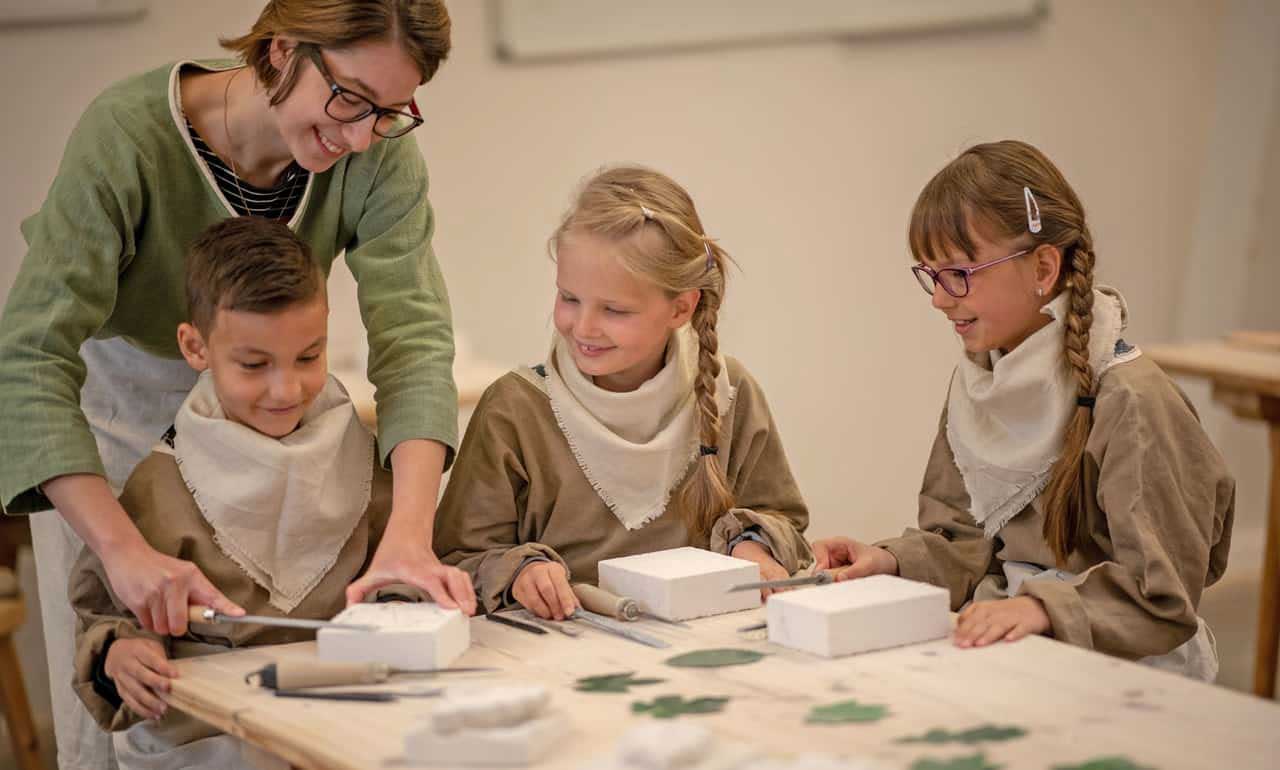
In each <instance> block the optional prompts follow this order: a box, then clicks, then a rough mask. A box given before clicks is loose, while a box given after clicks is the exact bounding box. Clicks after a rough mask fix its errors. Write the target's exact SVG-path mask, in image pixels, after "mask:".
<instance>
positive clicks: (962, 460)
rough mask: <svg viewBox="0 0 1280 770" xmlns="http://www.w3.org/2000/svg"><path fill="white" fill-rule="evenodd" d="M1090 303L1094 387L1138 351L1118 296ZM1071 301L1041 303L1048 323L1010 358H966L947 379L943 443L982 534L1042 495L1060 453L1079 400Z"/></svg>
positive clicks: (1101, 295) (1107, 290)
mask: <svg viewBox="0 0 1280 770" xmlns="http://www.w3.org/2000/svg"><path fill="white" fill-rule="evenodd" d="M1093 298H1094V301H1093V325H1092V326H1091V327H1090V330H1089V362H1090V363H1091V364H1092V365H1093V373H1094V381H1095V382H1097V381H1098V380H1099V379H1100V378H1101V377H1102V374H1103V373H1104V372H1105V371H1106V370H1107V369H1108V368H1110V367H1111V366H1114V365H1115V364H1118V363H1123V362H1125V361H1131V360H1133V359H1134V358H1137V357H1138V356H1139V355H1140V351H1138V349H1137V348H1130V347H1129V346H1127V345H1124V343H1123V342H1121V340H1120V333H1121V332H1122V331H1123V330H1124V328H1125V325H1126V324H1127V322H1128V311H1127V308H1126V306H1125V303H1124V298H1123V297H1121V296H1120V293H1119V292H1117V291H1116V290H1115V289H1112V288H1111V287H1108V286H1097V287H1095V289H1094V292H1093ZM1069 301H1070V296H1069V294H1068V293H1067V292H1062V293H1060V294H1059V295H1058V296H1057V297H1055V298H1054V299H1053V300H1052V301H1051V302H1049V303H1048V304H1047V305H1045V306H1044V307H1043V308H1042V309H1041V311H1040V312H1042V313H1044V314H1045V315H1048V316H1050V317H1051V318H1052V319H1053V320H1052V321H1050V322H1049V323H1048V324H1047V325H1045V326H1044V327H1042V328H1041V329H1039V330H1038V331H1036V332H1035V333H1034V334H1032V335H1031V336H1030V337H1028V338H1027V339H1026V340H1024V341H1023V342H1022V344H1020V345H1018V347H1016V348H1014V349H1013V351H1011V352H1010V353H1008V354H1007V355H1000V354H999V352H996V351H993V352H992V353H990V354H989V361H990V366H983V365H981V364H979V363H978V362H976V361H974V360H973V359H972V358H970V357H968V356H964V357H962V359H961V361H960V364H959V366H957V367H956V370H955V374H954V375H953V376H952V380H951V391H950V393H949V394H948V397H947V428H946V430H947V441H948V443H949V444H950V445H951V450H952V453H953V454H954V456H955V461H956V467H957V468H959V469H960V473H961V475H962V476H963V477H964V485H965V490H966V491H967V492H968V493H969V500H970V504H971V507H970V511H969V512H970V514H971V515H972V516H973V518H974V520H975V521H977V522H978V523H979V524H982V525H983V527H984V529H985V532H986V535H987V537H994V536H995V534H996V533H997V532H999V531H1000V529H1001V528H1002V527H1004V525H1005V524H1007V523H1008V522H1009V520H1010V519H1012V518H1013V517H1014V516H1016V515H1017V514H1018V513H1019V512H1020V511H1022V510H1023V509H1025V508H1026V507H1027V506H1028V505H1029V504H1031V502H1032V501H1033V500H1035V498H1036V497H1037V496H1038V495H1039V494H1040V493H1041V492H1042V491H1043V490H1044V488H1045V486H1046V485H1047V484H1048V482H1049V477H1050V475H1051V473H1052V470H1053V463H1054V462H1055V461H1056V460H1057V459H1058V457H1059V455H1060V454H1061V453H1062V442H1063V438H1064V434H1065V431H1066V426H1067V422H1068V420H1069V419H1070V418H1071V415H1072V413H1073V412H1074V410H1075V408H1076V396H1077V393H1076V383H1075V378H1074V377H1073V376H1072V375H1071V373H1070V372H1069V371H1068V370H1067V369H1066V367H1065V366H1064V365H1063V360H1064V356H1063V344H1064V343H1063V331H1064V329H1063V319H1064V318H1065V317H1066V313H1067V307H1068V302H1069ZM1117 343H1119V345H1117ZM979 360H981V359H979ZM984 363H985V362H984Z"/></svg>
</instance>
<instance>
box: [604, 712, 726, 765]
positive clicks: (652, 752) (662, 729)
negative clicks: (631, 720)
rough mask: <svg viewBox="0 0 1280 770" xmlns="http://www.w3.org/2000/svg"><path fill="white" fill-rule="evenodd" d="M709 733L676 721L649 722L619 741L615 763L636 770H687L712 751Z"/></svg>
mask: <svg viewBox="0 0 1280 770" xmlns="http://www.w3.org/2000/svg"><path fill="white" fill-rule="evenodd" d="M713 740H714V739H713V738H712V736H711V731H710V730H708V729H707V728H705V727H702V726H700V725H694V724H690V723H688V722H677V721H671V720H668V721H651V722H647V723H645V724H642V725H639V726H637V727H633V728H631V729H630V730H628V731H627V732H625V733H623V735H622V737H621V738H619V739H618V761H619V762H620V763H621V764H622V765H623V766H625V767H628V768H636V770H686V768H693V767H696V766H697V765H698V763H699V762H701V761H702V759H703V758H704V757H706V756H707V753H708V752H709V751H710V750H711V746H712V743H713Z"/></svg>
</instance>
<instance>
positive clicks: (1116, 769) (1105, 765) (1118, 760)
mask: <svg viewBox="0 0 1280 770" xmlns="http://www.w3.org/2000/svg"><path fill="white" fill-rule="evenodd" d="M1053 770H1156V769H1155V768H1154V767H1151V766H1150V765H1139V764H1135V763H1134V762H1133V760H1131V759H1129V758H1128V757H1096V758H1094V759H1090V760H1089V761H1087V762H1085V763H1083V764H1079V765H1054V766H1053Z"/></svg>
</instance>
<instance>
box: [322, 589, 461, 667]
mask: <svg viewBox="0 0 1280 770" xmlns="http://www.w3.org/2000/svg"><path fill="white" fill-rule="evenodd" d="M333 620H334V622H337V623H356V624H360V625H372V626H375V627H376V630H374V631H351V630H347V629H338V628H322V629H320V631H319V632H318V633H317V634H316V649H317V654H318V655H319V656H320V659H321V660H334V661H344V662H348V663H386V664H387V665H389V666H392V667H394V668H407V669H426V668H447V667H448V666H449V665H450V664H451V663H453V661H455V660H457V659H458V657H459V656H460V655H462V653H464V652H466V651H467V647H469V646H470V645H471V626H470V624H469V623H467V618H466V617H465V616H464V615H463V614H462V613H461V612H459V611H458V610H446V609H441V608H440V607H439V606H438V605H436V604H432V603H429V602H422V603H417V604H411V603H407V602H387V603H385V604H353V605H351V606H350V607H348V608H346V609H345V610H343V611H342V612H340V613H338V615H337V616H336V617H335V618H334V619H333Z"/></svg>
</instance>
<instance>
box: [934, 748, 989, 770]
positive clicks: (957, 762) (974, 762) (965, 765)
mask: <svg viewBox="0 0 1280 770" xmlns="http://www.w3.org/2000/svg"><path fill="white" fill-rule="evenodd" d="M1001 767H1003V765H992V764H989V763H988V762H987V755H986V754H983V753H982V752H978V753H977V754H973V755H970V756H967V757H952V758H951V759H917V760H916V761H915V762H913V763H911V770H1000V768H1001Z"/></svg>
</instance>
